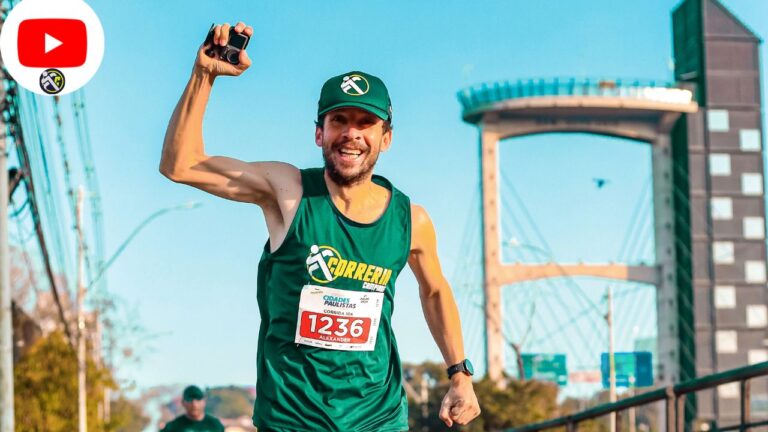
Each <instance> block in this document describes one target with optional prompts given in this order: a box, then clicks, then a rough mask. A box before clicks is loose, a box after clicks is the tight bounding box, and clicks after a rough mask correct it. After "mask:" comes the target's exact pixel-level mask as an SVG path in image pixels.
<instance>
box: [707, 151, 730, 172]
mask: <svg viewBox="0 0 768 432" xmlns="http://www.w3.org/2000/svg"><path fill="white" fill-rule="evenodd" d="M709 173H710V174H712V175H713V176H729V175H731V155H728V154H719V153H718V154H714V153H713V154H711V155H709Z"/></svg>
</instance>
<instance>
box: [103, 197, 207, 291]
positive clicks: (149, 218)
mask: <svg viewBox="0 0 768 432" xmlns="http://www.w3.org/2000/svg"><path fill="white" fill-rule="evenodd" d="M201 205H203V204H202V203H200V202H199V201H189V202H186V203H183V204H179V205H176V206H171V207H166V208H162V209H160V210H158V211H156V212H154V213H152V214H151V215H149V216H147V218H146V219H144V221H143V222H141V223H140V224H139V225H137V226H136V228H134V229H133V231H132V232H131V234H130V235H129V236H128V237H127V238H126V239H125V240H124V241H123V242H122V243H121V244H120V246H119V247H118V248H117V250H116V251H115V253H114V254H112V256H111V257H110V258H109V259H108V260H107V262H106V263H104V264H102V265H101V267H100V268H99V273H97V274H96V276H95V277H94V278H93V279H92V280H91V282H90V283H89V284H88V288H92V287H93V286H94V285H95V284H96V282H98V281H99V280H100V279H101V277H102V276H104V273H105V272H106V271H107V269H108V268H109V266H111V265H112V263H114V262H115V260H116V259H117V257H119V256H120V254H122V253H123V251H124V250H125V248H126V247H127V246H128V244H129V243H130V242H131V240H133V238H134V237H136V235H137V234H138V233H139V231H141V230H142V229H144V227H145V226H147V225H148V224H149V223H150V222H152V221H153V220H155V219H157V218H158V217H160V216H162V215H164V214H166V213H168V212H172V211H175V210H192V209H196V208H198V207H200V206H201Z"/></svg>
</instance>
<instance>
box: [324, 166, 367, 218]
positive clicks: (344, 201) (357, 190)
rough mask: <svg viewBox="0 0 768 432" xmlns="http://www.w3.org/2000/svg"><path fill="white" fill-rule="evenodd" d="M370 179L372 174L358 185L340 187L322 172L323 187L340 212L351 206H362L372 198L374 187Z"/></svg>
mask: <svg viewBox="0 0 768 432" xmlns="http://www.w3.org/2000/svg"><path fill="white" fill-rule="evenodd" d="M372 177H373V174H371V175H369V176H368V177H367V178H365V179H364V180H362V181H361V182H359V183H355V184H353V185H349V186H342V185H340V184H338V183H336V182H334V181H333V180H331V178H330V177H329V176H328V172H327V171H324V172H323V178H324V179H325V185H326V187H328V192H329V193H330V194H331V199H332V200H333V202H334V203H336V205H337V206H339V208H340V209H341V210H346V209H349V208H350V207H352V206H357V205H358V204H363V203H365V202H366V201H367V200H368V199H370V198H372V197H373V191H374V189H375V188H376V185H375V184H374V183H373V182H372V181H371V178H372Z"/></svg>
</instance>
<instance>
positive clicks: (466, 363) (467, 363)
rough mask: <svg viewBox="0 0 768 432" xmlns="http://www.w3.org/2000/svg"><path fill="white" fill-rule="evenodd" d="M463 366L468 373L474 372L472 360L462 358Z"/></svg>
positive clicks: (472, 373)
mask: <svg viewBox="0 0 768 432" xmlns="http://www.w3.org/2000/svg"><path fill="white" fill-rule="evenodd" d="M464 367H465V368H466V369H467V372H469V374H470V375H474V374H475V368H474V367H472V362H471V361H469V359H466V360H464Z"/></svg>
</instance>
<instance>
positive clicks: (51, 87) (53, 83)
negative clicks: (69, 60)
mask: <svg viewBox="0 0 768 432" xmlns="http://www.w3.org/2000/svg"><path fill="white" fill-rule="evenodd" d="M40 88H41V89H43V91H44V92H45V93H46V94H49V95H55V94H59V93H61V91H62V90H64V74H63V73H61V71H60V70H58V69H46V70H44V71H43V73H41V74H40Z"/></svg>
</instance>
